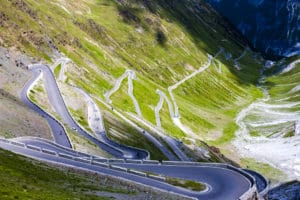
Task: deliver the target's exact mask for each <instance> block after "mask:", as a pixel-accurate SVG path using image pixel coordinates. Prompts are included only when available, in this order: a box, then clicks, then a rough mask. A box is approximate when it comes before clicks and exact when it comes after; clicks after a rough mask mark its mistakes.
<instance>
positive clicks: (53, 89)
mask: <svg viewBox="0 0 300 200" xmlns="http://www.w3.org/2000/svg"><path fill="white" fill-rule="evenodd" d="M29 69H31V70H32V71H33V72H34V75H35V77H34V78H33V79H32V80H31V81H29V82H28V84H27V85H26V86H25V87H24V88H23V91H22V93H21V99H22V100H24V103H25V104H26V105H28V106H29V107H31V108H35V111H36V112H38V113H40V114H41V115H44V116H49V115H48V114H47V113H46V114H47V115H45V112H44V111H43V110H42V109H41V108H39V107H38V106H37V105H35V104H33V103H32V102H31V101H30V99H29V98H28V91H29V89H30V87H31V83H33V82H34V81H36V79H37V78H38V77H39V76H40V75H39V73H42V74H43V77H44V83H45V87H46V91H47V94H48V98H49V101H50V103H51V105H52V106H53V108H54V109H55V111H56V112H57V113H58V114H59V116H60V117H61V118H62V120H63V121H64V122H65V123H66V124H68V125H69V126H70V127H72V129H74V130H75V131H76V132H77V133H78V134H80V135H82V136H83V137H85V138H87V139H88V140H90V141H91V142H93V143H95V144H96V145H98V146H99V147H100V148H101V149H103V150H105V151H107V152H108V153H110V154H111V155H113V156H115V157H118V158H136V159H147V158H149V153H148V152H146V151H144V150H140V149H136V148H132V147H126V146H123V145H119V144H116V143H114V142H112V141H110V140H108V139H107V138H106V137H104V136H103V139H104V141H100V140H98V139H97V138H95V137H93V136H92V135H91V134H89V133H88V132H86V131H85V130H84V129H83V128H82V127H81V126H79V125H78V124H77V123H76V122H75V121H74V119H73V118H72V116H71V115H70V113H69V111H68V109H67V107H66V105H65V102H64V100H63V98H62V96H61V93H60V90H59V88H58V85H57V83H56V80H55V77H54V75H53V73H52V71H51V69H50V68H49V67H47V66H46V65H42V64H35V65H30V66H29ZM52 118H53V117H52ZM52 121H55V122H57V121H56V120H52ZM52 123H53V122H52ZM50 126H51V125H50ZM58 127H59V126H58V123H56V124H55V125H53V127H52V126H51V128H52V130H53V135H54V137H55V138H61V139H60V141H59V142H58V144H62V145H64V146H67V147H70V146H71V145H70V144H69V145H67V143H70V142H69V139H68V137H67V135H66V133H65V131H64V130H59V131H58V130H57V129H58ZM103 134H104V135H105V133H103ZM103 134H102V135H103Z"/></svg>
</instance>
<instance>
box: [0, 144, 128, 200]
mask: <svg viewBox="0 0 300 200" xmlns="http://www.w3.org/2000/svg"><path fill="white" fill-rule="evenodd" d="M0 157H1V159H0V160H1V161H0V163H1V165H0V174H1V176H0V180H1V181H0V182H1V187H0V196H1V199H74V198H77V199H109V198H101V197H97V196H96V195H93V194H92V193H93V192H95V191H108V192H115V193H125V194H127V193H130V191H128V190H127V188H126V186H117V187H116V186H114V185H113V183H112V182H111V181H108V182H107V183H106V184H105V185H104V184H103V181H101V180H100V177H96V178H95V179H94V180H93V179H91V177H90V176H89V175H84V174H82V173H74V172H68V171H66V170H65V171H63V170H58V169H55V168H52V167H49V166H47V165H45V164H41V163H39V162H36V161H31V160H28V159H25V158H24V157H22V156H18V155H16V154H13V153H10V152H7V151H4V150H1V149H0Z"/></svg>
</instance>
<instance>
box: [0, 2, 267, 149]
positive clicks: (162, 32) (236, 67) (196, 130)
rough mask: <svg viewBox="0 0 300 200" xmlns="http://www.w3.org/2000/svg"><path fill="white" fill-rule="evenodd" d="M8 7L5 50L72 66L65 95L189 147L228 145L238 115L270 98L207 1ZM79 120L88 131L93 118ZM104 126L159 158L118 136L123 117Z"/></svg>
mask: <svg viewBox="0 0 300 200" xmlns="http://www.w3.org/2000/svg"><path fill="white" fill-rule="evenodd" d="M0 2H1V8H0V16H1V24H0V26H1V27H0V45H1V46H4V47H6V48H12V47H14V48H15V49H18V51H21V52H23V53H24V54H26V55H28V56H32V57H34V58H36V59H38V60H41V61H42V62H46V63H48V64H53V63H54V62H55V61H56V60H57V59H58V58H61V57H68V58H69V59H70V60H71V61H70V63H71V64H68V65H66V67H65V68H64V69H61V66H58V67H57V69H56V72H55V73H56V74H59V73H60V71H61V70H62V71H63V72H62V73H63V74H64V78H63V79H62V80H60V84H61V85H65V86H67V85H68V86H70V85H73V86H74V85H75V86H77V87H79V88H81V89H83V90H85V91H86V92H87V93H89V95H90V96H91V97H92V98H93V99H94V100H95V101H96V102H97V103H98V105H99V107H100V108H101V109H103V110H106V111H108V112H111V111H110V110H111V109H109V108H108V107H106V106H105V105H104V102H107V103H109V104H111V106H112V107H113V108H114V109H116V110H118V111H120V112H121V113H122V114H123V115H125V116H126V117H127V118H129V119H131V120H132V121H134V122H136V123H138V124H140V125H141V126H143V127H144V128H147V129H149V127H150V128H151V127H154V128H155V130H158V131H161V132H163V133H166V134H168V135H172V136H174V137H176V138H177V139H180V140H182V141H184V142H186V144H187V145H189V144H190V143H191V141H192V143H194V144H198V143H199V142H198V140H205V141H209V143H210V144H215V145H220V144H227V143H228V142H230V141H231V139H232V138H234V131H235V130H236V129H237V126H236V125H235V123H234V118H235V115H236V114H237V113H238V111H239V110H241V109H242V108H243V107H245V106H246V105H248V104H250V103H251V102H252V101H253V100H254V99H256V98H257V97H260V96H261V95H262V93H261V91H260V90H259V89H257V88H256V87H255V84H256V83H257V79H258V76H259V73H260V68H261V62H262V60H261V58H260V57H259V56H258V55H257V54H255V53H253V52H252V51H251V50H250V49H249V48H247V43H246V42H245V41H244V40H243V39H242V37H241V36H240V35H239V34H238V33H236V32H235V30H234V29H233V28H232V27H231V25H230V24H229V23H227V22H226V21H225V20H223V18H222V17H221V16H219V15H218V14H217V13H216V12H215V11H213V10H212V9H211V7H210V6H208V5H207V4H205V3H204V1H196V0H187V1H176V0H174V1H167V0H165V1H161V0H160V1H159V0H157V1H142V0H131V1H109V0H98V1H96V0H85V1H60V0H51V1H45V0H41V1H33V0H9V1H5V0H1V1H0ZM208 54H210V55H211V56H209V55H208ZM55 67H56V66H53V68H55ZM126 70H132V71H126ZM122 75H123V76H122ZM120 77H121V78H124V79H119V78H120ZM118 79H119V81H117V80H118ZM118 83H120V85H118ZM115 84H116V85H115ZM67 88H69V89H67ZM61 89H62V90H63V92H64V90H65V89H66V90H72V87H71V88H70V87H64V86H61ZM158 90H159V91H158ZM128 92H129V94H128ZM131 92H132V93H131ZM65 93H66V92H65ZM78 98H82V97H78ZM168 103H169V104H168ZM44 106H45V105H44ZM69 107H71V108H72V106H69ZM49 109H51V108H49ZM76 114H77V119H78V120H80V121H81V122H82V123H83V125H84V122H86V121H87V119H86V114H85V113H84V111H80V112H79V111H78V112H77V113H76V112H73V115H76ZM104 118H105V121H106V122H107V124H106V127H108V130H107V131H108V132H109V135H110V137H111V138H113V139H115V140H117V141H123V142H124V143H126V144H131V145H132V146H137V147H140V148H146V149H150V148H151V145H149V146H147V145H145V144H144V143H145V142H144V141H145V140H144V138H143V139H140V140H137V138H138V137H141V136H133V135H135V134H130V133H126V132H127V130H130V128H128V127H125V128H124V127H122V128H120V127H118V125H114V126H115V127H113V126H112V124H111V122H112V121H113V122H114V121H120V119H119V118H118V117H116V116H115V115H104ZM111 118H114V119H113V120H112V119H111ZM114 124H116V123H114ZM120 124H122V123H120ZM153 132H155V131H153ZM124 134H125V135H126V134H127V135H128V136H127V137H124Z"/></svg>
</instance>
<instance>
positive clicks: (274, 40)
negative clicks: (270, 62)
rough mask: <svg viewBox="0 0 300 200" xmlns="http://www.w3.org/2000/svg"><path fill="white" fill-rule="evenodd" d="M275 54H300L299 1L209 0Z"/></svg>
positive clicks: (259, 45) (260, 47)
mask: <svg viewBox="0 0 300 200" xmlns="http://www.w3.org/2000/svg"><path fill="white" fill-rule="evenodd" d="M206 1H207V2H209V3H210V4H211V5H213V7H215V9H216V10H218V11H219V12H220V13H221V14H222V15H224V16H225V17H227V18H228V19H229V21H231V23H232V24H234V25H235V26H236V28H237V29H238V30H239V31H240V32H241V33H242V34H243V35H244V36H246V37H247V39H248V40H249V41H250V42H251V44H252V45H253V47H254V48H256V49H257V50H259V51H262V52H264V53H266V54H268V55H271V56H292V55H295V54H300V23H299V21H300V1H299V0H273V1H266V0H206Z"/></svg>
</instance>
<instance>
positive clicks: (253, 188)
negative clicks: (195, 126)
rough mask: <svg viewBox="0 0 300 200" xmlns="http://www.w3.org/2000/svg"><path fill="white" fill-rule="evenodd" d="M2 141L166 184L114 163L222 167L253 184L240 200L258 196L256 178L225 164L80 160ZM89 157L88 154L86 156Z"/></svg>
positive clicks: (13, 142)
mask: <svg viewBox="0 0 300 200" xmlns="http://www.w3.org/2000/svg"><path fill="white" fill-rule="evenodd" d="M0 141H2V142H5V143H9V144H11V145H15V146H18V147H22V148H28V149H31V150H34V151H38V152H42V153H46V154H49V155H55V156H58V157H61V158H64V159H69V160H74V161H77V162H81V163H85V164H90V165H94V166H99V167H105V168H109V169H112V170H117V171H120V172H125V173H130V174H134V175H137V176H141V177H147V178H151V179H154V180H157V181H163V182H165V180H166V178H165V177H164V176H157V175H153V174H149V173H145V172H141V171H137V170H133V169H130V168H126V167H120V166H116V165H113V164H112V163H115V164H116V163H125V164H126V163H134V164H157V165H160V164H161V165H182V166H211V167H222V168H226V169H230V170H233V171H236V172H238V173H240V174H242V175H243V176H244V177H246V178H247V180H249V181H250V183H251V187H250V188H249V190H248V191H246V192H245V193H244V194H243V195H242V196H241V197H240V198H239V200H247V199H249V198H250V197H253V196H255V195H257V188H256V183H255V178H254V177H253V176H252V175H250V174H249V173H247V172H246V171H244V170H242V169H239V168H236V167H233V166H231V165H228V164H223V163H199V162H178V161H162V162H160V161H157V160H131V159H103V158H95V160H94V158H93V156H90V155H89V157H88V158H87V159H84V158H80V157H75V156H71V155H68V154H64V153H59V152H55V151H52V150H49V149H44V148H41V147H37V146H34V145H29V144H28V145H26V144H24V143H21V142H15V141H11V140H7V139H4V138H0ZM86 155H88V154H86Z"/></svg>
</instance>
